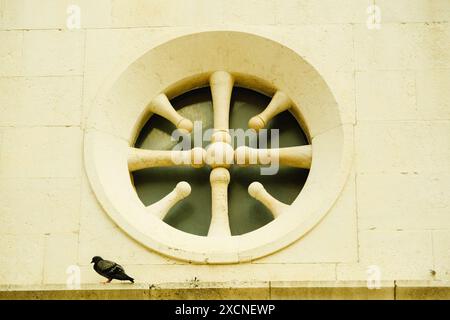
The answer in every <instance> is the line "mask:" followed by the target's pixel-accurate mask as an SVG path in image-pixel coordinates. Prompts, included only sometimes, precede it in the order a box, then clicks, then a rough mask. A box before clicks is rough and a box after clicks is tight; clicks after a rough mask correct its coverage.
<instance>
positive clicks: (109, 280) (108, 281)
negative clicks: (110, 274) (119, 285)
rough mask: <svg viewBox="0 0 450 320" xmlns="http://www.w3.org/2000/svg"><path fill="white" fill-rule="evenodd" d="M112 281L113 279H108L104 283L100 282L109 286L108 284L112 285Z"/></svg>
mask: <svg viewBox="0 0 450 320" xmlns="http://www.w3.org/2000/svg"><path fill="white" fill-rule="evenodd" d="M111 281H112V279H108V280H107V281H102V282H100V283H101V284H107V283H110V282H111Z"/></svg>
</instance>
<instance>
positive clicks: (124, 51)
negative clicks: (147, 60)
mask: <svg viewBox="0 0 450 320" xmlns="http://www.w3.org/2000/svg"><path fill="white" fill-rule="evenodd" d="M69 4H77V5H79V6H80V8H81V29H75V30H68V29H67V27H66V19H67V17H68V14H67V13H66V9H67V6H68V5H69ZM372 4H376V5H378V6H379V8H380V9H381V28H380V29H369V28H368V27H367V20H368V18H369V14H368V13H367V12H366V10H367V7H368V6H369V5H372ZM0 28H1V31H0V237H1V241H0V265H1V267H2V272H1V273H0V285H24V286H27V285H35V286H36V285H37V286H39V285H47V284H64V283H65V282H66V279H67V274H66V268H67V267H68V266H69V265H79V266H80V267H81V281H82V283H96V282H98V281H100V278H99V276H98V275H97V274H95V273H94V272H93V271H92V270H91V265H90V264H89V262H90V259H91V257H92V256H93V255H101V256H103V257H105V258H109V259H112V260H115V261H118V262H120V263H121V264H123V265H124V266H125V267H126V269H127V270H128V271H129V273H130V274H132V275H134V276H135V278H136V279H137V280H138V281H139V282H142V283H163V282H189V281H194V279H198V280H199V281H201V282H203V281H204V282H217V281H231V282H233V281H336V280H365V279H366V278H367V274H366V270H367V268H368V267H369V266H371V265H377V266H379V267H380V270H381V272H382V280H387V281H389V280H450V211H449V210H450V206H449V205H450V93H449V89H450V2H449V1H448V0H345V1H335V0H324V1H313V0H276V1H269V0H267V1H253V0H249V1H242V0H240V1H234V0H233V1H230V0H227V1H216V0H213V1H206V0H205V1H204V0H199V1H184V0H165V1H152V0H147V1H144V0H126V1H125V0H96V1H92V0H91V1H88V0H72V1H69V0H67V1H66V0H42V1H33V0H0ZM207 30H237V31H244V32H250V33H254V34H258V35H261V36H264V37H267V38H270V39H273V40H275V41H278V42H280V43H282V44H284V45H286V46H287V47H290V48H291V49H293V50H295V51H296V52H297V53H298V54H299V55H301V56H302V57H304V58H305V59H306V60H307V61H309V62H310V63H311V64H312V65H313V66H314V67H315V68H316V69H317V70H318V72H319V73H320V74H321V75H322V77H323V78H324V80H325V81H326V82H327V83H328V85H329V86H330V88H331V91H332V92H333V94H334V95H335V97H336V100H337V102H338V104H339V107H340V109H341V112H342V114H343V118H344V119H345V121H346V122H351V123H353V124H354V128H355V130H354V140H355V150H354V166H353V170H352V174H351V177H350V179H349V181H348V182H347V185H346V186H345V188H344V191H343V193H342V195H341V197H340V198H339V200H338V202H337V203H336V205H335V207H334V208H333V210H332V212H330V214H329V215H328V216H326V217H325V219H324V220H323V221H322V222H321V223H320V224H319V225H318V226H317V227H316V228H315V229H314V230H313V231H312V232H311V233H310V234H308V235H307V236H306V237H305V238H304V239H302V240H300V241H298V242H297V243H295V244H293V245H292V246H290V247H288V248H287V249H285V250H283V251H280V252H278V253H276V254H274V255H271V256H268V257H266V258H263V259H260V260H256V261H254V262H253V263H247V264H241V265H222V266H207V265H203V266H197V265H191V264H186V263H184V262H180V261H175V260H172V259H169V258H166V257H163V256H160V255H158V254H156V253H154V252H151V251H149V250H148V249H146V248H144V247H143V246H141V245H140V244H138V243H137V242H135V241H134V240H133V239H131V238H129V237H128V236H127V235H126V234H125V233H123V232H122V231H121V230H120V229H119V227H118V226H116V225H115V224H114V223H113V222H112V221H111V220H110V219H109V217H108V216H107V215H106V213H105V212H104V211H103V209H102V208H101V207H100V205H99V204H98V203H97V201H96V198H95V196H94V194H93V192H92V191H91V188H90V186H89V182H88V180H87V177H86V174H85V169H84V164H83V133H84V129H85V124H86V119H87V116H88V114H89V110H90V107H91V105H92V103H93V101H94V98H95V96H96V94H97V93H98V91H99V89H100V87H101V86H102V84H103V83H104V82H105V81H106V79H107V78H108V76H109V75H110V74H111V73H112V72H113V70H115V69H116V68H118V67H120V66H123V65H125V66H126V65H127V64H129V63H131V62H132V61H133V60H134V59H135V58H136V57H138V56H140V55H141V54H143V53H144V52H146V51H148V50H149V49H151V48H152V47H154V46H155V45H157V44H160V43H163V42H165V41H167V40H169V39H172V38H174V37H176V36H179V35H184V34H189V33H194V32H200V31H207ZM431 270H434V271H435V273H432V272H431Z"/></svg>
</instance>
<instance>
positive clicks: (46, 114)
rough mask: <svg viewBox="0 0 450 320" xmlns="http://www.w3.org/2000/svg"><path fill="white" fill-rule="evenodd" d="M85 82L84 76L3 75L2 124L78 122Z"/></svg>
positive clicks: (0, 82) (0, 84)
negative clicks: (26, 76)
mask: <svg viewBox="0 0 450 320" xmlns="http://www.w3.org/2000/svg"><path fill="white" fill-rule="evenodd" d="M82 84H83V81H82V77H32V78H25V77H12V78H0V105H1V106H2V107H1V108H0V125H3V126H39V125H41V126H44V125H48V126H57V125H65V126H69V125H79V124H80V117H81V101H82V98H81V96H82ZM16 92H20V94H19V95H17V94H14V93H16Z"/></svg>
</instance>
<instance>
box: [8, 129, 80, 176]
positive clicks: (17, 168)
mask: <svg viewBox="0 0 450 320" xmlns="http://www.w3.org/2000/svg"><path fill="white" fill-rule="evenodd" d="M2 150H3V151H2V157H1V158H0V177H3V178H5V177H7V178H76V177H80V172H81V161H82V132H81V130H80V128H79V127H30V128H5V129H4V131H3V146H2Z"/></svg>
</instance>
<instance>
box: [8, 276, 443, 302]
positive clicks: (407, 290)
mask: <svg viewBox="0 0 450 320" xmlns="http://www.w3.org/2000/svg"><path fill="white" fill-rule="evenodd" d="M2 299H36V300H39V299H56V300H58V299H118V300H119V299H142V300H146V299H163V300H170V299H175V300H176V299H187V300H196V299H209V300H215V299H249V300H251V299H258V300H265V299H273V300H277V299H307V300H313V299H335V300H336V299H342V300H351V299H363V300H364V299H390V300H392V299H450V281H383V282H382V283H381V284H380V289H368V288H367V286H366V282H365V281H301V282H294V281H292V282H282V281H273V282H195V281H191V282H183V283H175V282H174V283H161V284H155V285H150V284H145V283H136V284H128V283H113V284H107V285H103V284H83V285H81V287H80V288H79V289H74V290H71V289H67V287H66V286H65V285H45V286H40V285H36V286H16V285H9V286H8V285H4V286H0V300H2Z"/></svg>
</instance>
